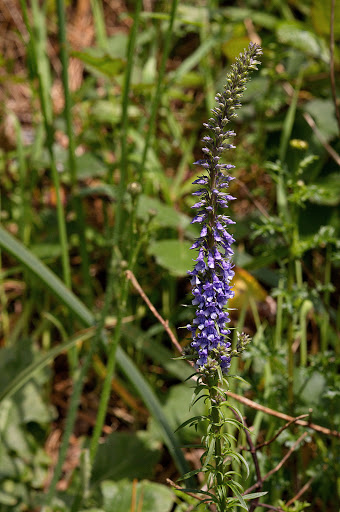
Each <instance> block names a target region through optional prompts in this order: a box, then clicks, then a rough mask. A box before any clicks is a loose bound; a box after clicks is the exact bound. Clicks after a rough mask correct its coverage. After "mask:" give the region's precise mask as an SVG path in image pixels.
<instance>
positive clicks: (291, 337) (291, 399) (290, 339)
mask: <svg viewBox="0 0 340 512" xmlns="http://www.w3.org/2000/svg"><path fill="white" fill-rule="evenodd" d="M293 283H294V260H293V259H292V258H290V259H289V262H288V283H287V288H288V297H289V300H290V301H291V300H292V291H293ZM291 308H292V304H290V309H291ZM290 309H289V310H288V314H287V318H288V327H287V349H288V405H289V409H290V411H291V412H292V411H293V405H294V354H293V341H294V320H293V313H292V312H291V311H290Z"/></svg>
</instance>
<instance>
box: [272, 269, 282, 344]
mask: <svg viewBox="0 0 340 512" xmlns="http://www.w3.org/2000/svg"><path fill="white" fill-rule="evenodd" d="M283 286H284V281H283V278H282V277H281V278H280V279H279V285H278V288H279V290H280V291H281V292H282V291H283ZM276 308H277V310H276V325H275V335H274V347H275V349H276V350H279V348H280V346H281V340H282V312H283V309H282V308H283V294H282V293H279V295H278V297H277V305H276Z"/></svg>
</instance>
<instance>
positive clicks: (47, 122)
mask: <svg viewBox="0 0 340 512" xmlns="http://www.w3.org/2000/svg"><path fill="white" fill-rule="evenodd" d="M20 5H21V8H22V11H23V18H24V21H25V24H26V27H27V30H28V32H29V35H30V46H31V50H32V53H33V58H34V61H35V65H36V66H37V68H36V70H35V71H36V76H37V78H38V88H39V98H40V105H41V111H42V115H43V119H44V126H45V132H46V146H47V150H48V153H49V156H50V167H51V174H52V181H53V184H54V188H55V192H56V200H57V222H58V230H59V239H60V248H61V259H62V267H63V279H64V282H65V284H66V286H67V287H68V288H71V268H70V261H69V253H68V242H67V234H66V221H65V213H64V207H63V204H62V201H61V194H60V180H59V175H58V171H57V166H56V160H55V154H54V148H53V143H54V128H53V109H52V104H51V99H50V69H49V62H48V60H47V56H46V53H45V50H46V32H45V30H46V28H45V27H46V23H45V19H44V18H43V14H42V10H41V9H40V7H39V5H38V2H37V0H33V1H32V15H33V30H32V28H31V26H30V23H29V18H28V13H27V5H26V2H25V1H24V0H20Z"/></svg>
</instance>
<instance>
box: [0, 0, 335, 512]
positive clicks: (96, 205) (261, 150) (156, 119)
mask: <svg viewBox="0 0 340 512" xmlns="http://www.w3.org/2000/svg"><path fill="white" fill-rule="evenodd" d="M226 4H227V3H226V2H222V1H218V0H217V1H214V2H212V3H211V5H210V4H209V5H208V3H202V2H199V3H198V2H193V1H191V0H190V1H188V2H186V3H183V2H178V4H177V2H171V3H170V4H169V5H168V4H166V3H165V2H152V10H150V11H149V10H148V11H144V10H143V9H144V7H143V6H142V2H141V1H140V0H138V1H136V2H128V3H127V8H128V9H129V10H126V11H124V9H125V6H124V8H123V7H122V10H121V11H119V14H118V11H117V12H115V13H113V12H112V11H111V10H110V9H111V7H110V3H109V2H101V1H100V0H92V1H91V10H92V14H93V18H94V22H93V26H92V25H91V27H89V30H90V31H91V33H92V31H93V33H94V42H93V44H92V43H90V42H89V41H90V40H89V39H88V40H87V41H85V39H86V36H87V34H86V30H85V29H84V27H82V29H81V30H82V31H83V32H82V33H81V34H80V36H78V38H79V39H78V43H79V40H80V41H81V43H80V44H78V43H77V44H75V39H74V38H73V35H74V34H75V33H76V32H77V30H78V31H79V25H78V23H79V18H77V16H78V14H77V13H76V11H75V10H74V5H73V4H72V2H67V3H66V6H65V5H64V4H63V2H61V1H58V9H59V13H58V11H57V9H56V4H55V3H54V2H43V3H41V2H40V3H39V2H37V0H34V1H32V2H30V3H27V2H25V1H21V2H20V8H15V9H14V10H13V18H7V17H6V23H5V28H4V30H3V32H2V35H1V43H2V44H1V54H2V56H1V58H0V65H1V68H2V72H1V77H0V81H1V88H0V89H1V92H0V112H1V114H2V115H1V122H0V173H1V197H0V200H1V224H2V226H1V230H0V242H1V243H0V245H1V254H0V262H1V274H0V308H1V326H0V370H1V371H0V400H1V407H0V489H1V491H0V510H1V512H7V511H8V512H9V511H11V510H18V511H19V510H21V511H25V510H34V509H39V508H40V507H42V506H45V510H46V511H58V512H60V511H63V512H64V511H65V512H71V511H72V512H73V511H76V510H80V511H81V510H84V511H85V510H93V511H94V510H97V511H99V510H100V511H104V512H106V511H108V510H117V511H118V510H119V506H120V507H122V510H124V512H125V511H128V510H129V511H130V508H131V503H132V501H131V500H132V496H133V493H134V492H136V502H135V503H136V507H135V509H136V510H139V509H138V506H141V507H142V508H141V509H140V510H145V511H148V510H155V511H157V510H162V511H163V510H164V511H166V510H169V511H170V510H171V507H173V508H174V509H175V510H176V512H186V511H187V510H191V509H192V507H195V506H197V507H196V509H197V510H198V511H203V510H207V506H206V504H204V503H200V502H198V500H196V499H195V498H193V497H192V496H189V495H183V493H181V492H180V491H176V490H175V491H170V490H169V488H166V487H165V485H164V476H167V475H169V476H170V478H171V479H173V480H175V479H176V478H177V477H178V476H180V474H181V473H182V474H183V473H185V472H186V471H188V470H189V471H190V470H191V469H192V468H191V466H190V467H189V465H188V464H187V463H186V462H185V459H184V455H183V453H182V451H181V449H180V448H179V446H178V444H177V439H179V441H180V442H181V443H185V444H187V443H190V444H191V445H193V447H192V448H186V449H185V450H187V451H188V452H189V453H190V460H193V461H197V458H199V454H200V452H199V450H200V449H202V448H199V447H198V446H196V447H195V445H198V444H199V435H197V436H196V431H195V428H192V427H189V426H188V425H187V426H185V427H184V428H183V429H181V430H179V431H178V432H176V435H174V434H173V431H174V430H175V429H176V428H178V425H179V424H180V423H181V422H185V421H186V419H187V418H188V417H189V414H190V413H189V412H188V410H187V406H188V404H189V402H190V399H189V397H188V395H189V394H190V393H191V390H190V384H189V385H188V383H187V384H186V385H184V384H182V381H184V380H185V379H186V378H187V377H188V376H189V375H190V373H191V372H192V370H191V368H190V367H189V366H188V365H187V366H188V367H187V368H185V366H184V365H185V364H186V362H185V361H173V360H172V359H171V358H172V357H174V355H178V354H175V353H174V351H173V350H172V347H171V346H170V343H169V341H168V337H167V335H166V334H165V333H164V329H163V327H162V326H161V325H160V324H158V323H157V322H158V321H157V320H156V319H155V317H154V316H153V314H152V312H151V311H149V309H148V307H147V306H146V305H145V303H144V302H143V301H142V299H141V298H140V297H139V295H138V294H137V292H136V291H135V289H134V288H133V287H132V286H131V285H130V284H129V283H127V282H126V278H125V270H126V269H127V267H129V269H130V270H133V271H134V274H135V275H136V277H137V279H138V281H139V284H140V285H141V287H142V289H143V290H144V292H145V293H146V295H147V296H148V297H149V299H150V301H151V303H152V304H153V305H154V307H155V308H156V310H157V311H158V312H159V313H160V314H161V315H162V316H163V317H164V318H165V319H168V320H169V323H170V326H172V328H173V329H175V328H182V327H183V326H185V325H186V324H187V323H188V322H189V321H190V318H191V316H192V308H191V307H186V308H183V307H181V304H188V299H187V292H188V283H187V280H186V279H185V273H186V270H187V269H188V268H190V267H191V266H192V262H191V260H192V258H193V257H194V256H193V253H192V251H189V250H187V248H188V247H189V245H190V244H191V243H192V240H193V239H194V238H195V237H196V236H197V230H196V228H195V226H194V225H191V224H190V220H191V218H192V210H191V206H192V205H193V199H192V197H191V196H190V192H191V191H192V185H191V183H192V181H193V180H194V179H195V178H196V177H197V174H196V172H197V170H196V169H193V168H192V165H191V164H192V162H193V161H194V160H196V156H197V150H198V148H199V139H200V138H201V126H202V122H203V120H205V119H206V118H207V117H209V109H210V108H211V107H212V106H213V100H214V94H215V92H216V90H220V89H221V88H222V86H223V80H224V78H225V73H226V69H227V68H228V67H229V66H230V64H231V61H232V60H233V59H234V57H235V55H236V54H238V52H239V51H242V50H243V48H244V47H246V46H247V45H248V41H249V39H252V38H257V37H259V38H260V39H261V43H262V47H263V49H264V63H263V66H262V70H261V72H260V73H259V76H257V77H254V79H253V81H252V82H251V83H250V84H249V86H248V90H247V91H246V95H245V105H244V108H243V109H242V111H241V112H240V115H239V118H238V120H239V121H238V124H237V126H236V129H235V131H236V132H237V134H238V138H237V140H236V145H237V146H238V151H237V153H236V152H235V156H234V161H233V162H230V163H233V164H235V166H236V168H235V177H236V178H237V179H236V180H235V181H234V182H233V189H232V194H233V195H235V196H236V197H237V198H238V201H234V202H233V203H234V204H233V205H232V207H231V210H230V216H231V218H233V219H234V220H236V221H237V223H236V225H235V227H234V233H233V235H234V237H235V239H236V244H235V245H237V257H238V259H237V265H238V266H239V267H242V268H241V270H242V271H243V270H244V269H246V270H247V272H248V273H250V275H251V278H252V279H253V280H255V282H256V284H257V287H259V286H261V287H262V288H263V294H264V297H265V296H267V299H266V300H263V299H262V298H260V300H259V299H258V297H257V296H256V294H255V291H253V290H255V288H256V287H251V286H250V285H249V283H248V284H247V280H240V279H238V280H237V282H236V281H235V291H236V296H237V299H238V301H239V304H241V306H240V309H239V311H238V312H235V311H231V316H232V327H238V328H239V330H241V331H242V329H244V330H245V331H246V332H247V333H249V334H252V335H253V343H252V344H251V345H250V349H249V351H248V352H246V353H245V356H244V357H243V362H240V363H238V362H237V360H236V358H234V362H233V365H234V366H233V368H232V373H235V374H236V373H237V374H240V375H243V376H244V377H245V378H246V380H247V382H248V384H245V383H243V382H241V381H236V380H234V379H233V380H232V381H231V382H230V386H231V388H230V389H231V391H234V392H236V393H239V394H241V395H246V396H248V397H249V398H251V399H252V400H254V401H255V402H257V403H259V404H262V405H265V406H267V407H271V408H272V409H275V410H278V411H280V412H284V413H286V414H291V415H298V414H306V413H310V420H311V421H312V422H314V423H319V424H320V425H322V426H324V427H325V428H329V429H333V430H339V422H340V417H339V410H340V403H339V400H340V397H339V392H338V389H339V376H338V375H339V372H338V369H339V363H340V361H339V345H338V338H337V330H338V327H339V312H338V309H337V308H338V293H339V282H338V277H337V275H338V271H339V261H340V260H339V242H338V240H339V213H338V206H339V198H340V183H339V170H338V163H337V162H338V160H336V159H337V157H338V155H339V153H340V144H339V137H338V135H339V127H338V123H337V120H336V115H335V107H334V100H333V98H332V93H331V86H330V80H329V73H330V43H329V39H330V19H331V4H332V2H331V0H327V1H324V0H311V1H310V2H300V1H296V2H286V1H282V2H264V1H263V0H251V1H248V2H244V3H243V5H242V7H241V6H240V3H239V2H231V3H229V4H230V5H229V4H228V6H227V5H226ZM145 5H146V4H145ZM60 8H61V12H62V13H64V18H65V15H66V20H65V19H63V16H60ZM5 16H6V15H5ZM89 20H90V21H89V23H90V24H91V23H92V21H91V16H89ZM71 22H72V23H71ZM16 23H18V24H17V25H16ZM339 27H340V10H339V2H335V13H334V37H335V48H334V62H335V64H334V66H335V74H336V95H337V96H338V97H339V83H338V77H337V75H338V71H339V63H340V54H339V45H338V43H339V37H340V29H339ZM66 29H67V30H66ZM66 34H67V42H66V43H65V41H64V43H63V37H65V35H66ZM83 42H84V44H83ZM83 46H84V47H83ZM60 49H61V50H62V51H61V52H60ZM63 50H65V51H64V55H63ZM73 66H74V67H73ZM75 68H77V69H78V72H79V74H78V75H77V72H74V69H75ZM82 69H83V71H82ZM67 70H68V71H69V75H67V73H66V75H65V71H67ZM79 70H80V71H79ZM67 78H69V79H71V78H75V81H74V82H73V81H72V80H69V81H70V83H71V85H70V84H69V83H68V80H67ZM75 84H78V85H77V86H76V87H75V88H74V85H75ZM70 123H71V124H70ZM131 183H137V184H138V186H140V187H141V189H142V192H141V193H140V194H139V193H137V194H136V195H135V196H134V195H133V193H131V189H130V188H128V184H131ZM20 242H21V243H20ZM238 270H239V269H238V268H236V271H237V272H236V277H237V275H238V274H240V273H239V272H238ZM104 304H105V306H104ZM177 335H178V337H179V339H180V342H181V344H182V345H183V346H184V345H185V344H186V343H187V340H186V330H181V329H178V330H177ZM235 344H236V337H235ZM98 361H99V362H98ZM116 362H117V365H116V364H115V363H116ZM99 363H101V364H99ZM102 368H104V371H103V372H102V370H101V369H102ZM105 376H106V384H105V385H104V384H103V381H104V379H105ZM113 376H114V377H115V379H116V380H114V381H113V380H112V377H113ZM67 383H68V385H69V386H70V387H71V386H72V393H71V392H70V396H67V397H66V398H65V397H63V400H64V401H65V403H66V405H65V406H63V407H62V406H59V405H58V404H57V407H56V402H55V401H54V400H55V399H56V398H58V396H59V395H58V393H59V391H58V389H59V387H58V386H62V385H64V386H66V384H67ZM111 385H113V387H114V391H112V390H111ZM66 387H67V386H66ZM104 388H105V392H103V389H104ZM196 398H197V396H196ZM59 399H60V396H59ZM228 400H229V402H230V404H233V405H234V402H233V401H231V399H230V398H229V399H228ZM58 403H59V402H58ZM52 404H55V405H52ZM239 408H240V413H241V415H246V416H247V424H248V425H252V428H251V432H252V439H253V442H254V444H260V443H262V442H264V441H268V440H270V439H271V438H272V436H273V435H274V434H275V432H277V431H278V429H279V428H280V427H281V426H283V423H282V420H279V419H278V418H275V417H274V416H269V415H266V414H264V413H263V412H261V411H255V410H253V409H251V408H248V407H246V406H243V405H242V404H241V405H240V407H239ZM311 410H312V411H311ZM67 411H68V412H67ZM78 411H80V414H78ZM99 411H100V413H99ZM191 412H192V414H193V415H195V416H197V417H200V416H206V414H207V404H204V401H203V400H199V401H198V402H197V403H196V404H195V405H194V406H193V408H192V411H191ZM151 417H152V419H151ZM232 417H233V416H232V414H230V415H228V414H227V416H226V418H227V419H228V420H229V419H232ZM91 418H92V420H91ZM197 421H198V420H197ZM104 422H105V423H106V427H112V428H113V429H117V432H113V433H112V434H109V435H108V434H106V433H105V431H103V430H102V425H103V423H104ZM84 425H85V428H84V429H82V426H84ZM197 428H198V433H197V434H201V432H200V428H201V426H200V423H198V424H197ZM301 428H302V427H298V426H290V427H289V429H286V430H285V431H284V432H283V433H282V434H281V435H280V436H279V437H278V438H277V439H276V440H275V441H274V442H273V443H271V444H270V445H268V446H266V447H265V449H262V450H261V451H260V452H259V451H258V452H257V453H258V459H259V466H260V471H261V474H262V475H265V474H266V473H267V472H268V471H270V470H271V469H273V467H274V466H275V465H276V464H277V463H279V462H280V460H282V457H283V456H284V454H285V453H287V450H288V449H289V447H291V446H292V445H293V444H294V442H295V441H296V439H297V438H298V436H299V435H300V430H301ZM64 429H65V430H64ZM94 429H95V430H96V434H95V435H93V430H94ZM61 431H64V432H65V433H64V438H63V440H62V445H61V448H60V446H58V443H57V444H55V445H54V451H53V453H52V455H47V452H48V447H49V441H50V439H51V438H52V439H55V437H54V436H56V435H58V436H59V437H60V432H61ZM145 431H147V432H148V434H145ZM136 432H137V433H136ZM226 432H227V434H228V435H230V436H234V437H235V439H236V441H234V440H233V439H232V438H230V443H231V445H232V447H233V448H235V447H236V445H238V446H240V445H243V446H244V445H245V444H246V440H245V439H244V434H241V433H238V428H237V425H235V424H234V423H233V424H231V423H229V426H228V428H227V431H226ZM72 433H73V436H72ZM150 435H152V436H153V437H152V438H150ZM91 436H92V445H94V448H93V449H92V454H94V453H95V452H96V451H97V447H98V454H97V458H96V457H92V456H90V453H89V449H88V446H89V445H90V444H91ZM97 436H99V437H100V438H101V439H100V442H97ZM176 436H177V437H176ZM59 437H58V439H59ZM74 440H76V443H74ZM156 440H157V443H156ZM336 441H337V439H336V438H333V437H331V436H325V435H322V434H318V433H314V432H313V431H312V430H309V437H308V438H306V439H305V443H304V445H303V446H302V447H300V448H299V449H298V450H297V451H295V452H294V455H293V456H292V458H291V459H288V461H287V462H286V463H285V464H284V466H283V467H282V468H281V469H280V470H279V471H277V472H276V473H275V474H274V475H272V477H271V478H269V479H267V480H266V481H265V483H264V486H263V491H264V492H267V494H266V496H264V497H263V498H260V501H263V502H264V503H267V504H269V505H271V506H275V507H281V509H282V510H287V511H288V510H290V511H295V512H297V511H298V510H304V509H306V510H309V509H310V510H311V509H313V511H315V512H325V511H326V510H327V511H328V512H336V511H337V510H338V505H337V497H336V489H337V488H338V487H339V479H338V477H337V476H336V475H339V473H340V472H339V462H338V460H337V457H336V455H337V446H336ZM74 446H76V447H78V448H79V449H78V451H77V450H76V451H75V452H74V453H73V452H72V447H74ZM209 448H211V450H212V449H213V442H208V440H207V446H206V450H207V457H208V461H209ZM59 449H60V453H59ZM78 452H79V453H78ZM72 454H73V456H74V457H75V459H76V461H75V464H74V465H73V466H72V464H71V465H68V463H70V461H72ZM117 454H121V455H120V458H121V460H120V461H119V462H120V463H123V462H124V471H126V472H125V473H124V474H120V469H119V468H121V466H120V464H118V463H117V462H116V461H117V456H118V455H117ZM58 457H59V462H58V466H57V470H56V472H55V482H54V483H53V485H52V486H51V487H50V482H51V477H52V473H53V468H54V467H55V460H56V459H58ZM242 457H244V459H245V461H246V463H247V464H248V466H249V471H250V475H249V478H248V481H249V486H251V485H252V484H254V483H255V482H256V478H257V477H256V474H255V470H254V465H253V460H252V458H251V456H250V454H249V452H247V451H246V450H244V451H243V452H242ZM294 457H295V459H294ZM52 459H53V460H52ZM107 459H109V463H107ZM65 460H66V464H64V462H65ZM100 461H101V462H100ZM173 461H174V463H173ZM291 461H292V462H291ZM238 462H239V461H236V460H235V461H234V462H232V461H230V464H229V470H230V471H235V472H238V471H239V464H238ZM105 471H109V474H106V475H107V476H105ZM193 471H194V472H195V470H194V469H193ZM123 477H124V478H125V477H126V479H124V480H122V478H123ZM133 478H137V479H140V481H138V482H135V483H132V482H131V480H132V479H133ZM144 478H147V479H149V480H150V479H152V480H155V482H150V481H149V480H143V479H144ZM196 478H197V476H196V474H193V476H192V480H193V482H192V487H193V488H194V487H195V486H197V481H196ZM309 479H312V483H311V484H310V486H309V487H308V489H307V490H306V491H305V493H304V494H303V495H302V496H301V497H300V498H299V502H297V501H295V503H294V504H293V505H289V506H287V505H285V503H287V502H289V500H291V499H292V498H293V497H294V492H295V489H296V490H299V489H300V488H302V487H303V485H304V484H305V483H306V482H308V481H309ZM248 481H247V482H248ZM58 482H59V484H58ZM240 483H242V481H241V479H240ZM243 483H244V482H243ZM57 484H58V486H57ZM190 486H191V484H190ZM56 487H58V490H56ZM48 488H50V498H51V499H50V501H49V503H46V491H47V490H48ZM293 489H294V490H293ZM233 491H234V492H235V494H237V492H239V489H238V487H237V486H236V487H235V488H234V489H233ZM221 492H222V491H221ZM200 497H201V498H202V499H204V495H200ZM230 498H231V497H230V495H228V496H227V499H230ZM242 499H243V500H245V501H246V503H248V500H247V499H246V497H245V496H243V498H242ZM239 500H240V498H239ZM230 503H231V502H230ZM241 503H242V501H241ZM308 503H310V507H309V509H308V507H307V505H308ZM233 506H234V507H236V503H234V505H233ZM247 506H248V507H249V508H250V509H251V507H252V505H251V504H250V505H249V504H247ZM258 509H259V510H260V506H259V507H258ZM263 510H264V509H263Z"/></svg>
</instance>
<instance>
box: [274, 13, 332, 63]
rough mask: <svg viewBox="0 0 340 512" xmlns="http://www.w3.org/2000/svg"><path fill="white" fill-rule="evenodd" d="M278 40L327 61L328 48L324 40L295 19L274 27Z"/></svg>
mask: <svg viewBox="0 0 340 512" xmlns="http://www.w3.org/2000/svg"><path fill="white" fill-rule="evenodd" d="M276 35H277V38H278V41H279V42H280V43H282V44H287V45H289V46H291V47H292V48H295V49H297V50H300V51H301V52H302V53H303V54H305V55H310V56H311V57H314V58H316V59H322V60H323V61H324V62H326V63H328V62H329V50H328V48H327V47H326V45H325V43H324V41H323V40H322V39H320V38H319V37H318V36H316V35H315V34H314V33H313V32H310V31H309V30H306V27H305V25H303V24H302V23H298V22H296V21H284V22H282V23H279V24H278V25H277V27H276Z"/></svg>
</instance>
